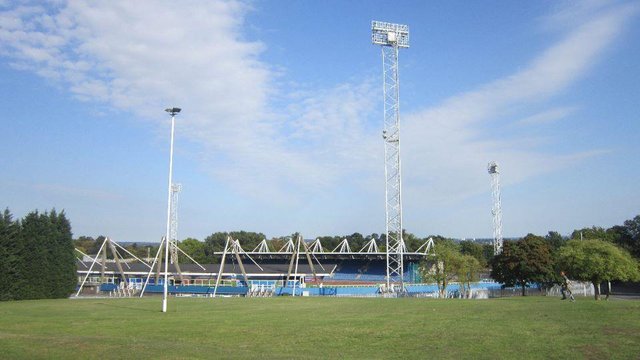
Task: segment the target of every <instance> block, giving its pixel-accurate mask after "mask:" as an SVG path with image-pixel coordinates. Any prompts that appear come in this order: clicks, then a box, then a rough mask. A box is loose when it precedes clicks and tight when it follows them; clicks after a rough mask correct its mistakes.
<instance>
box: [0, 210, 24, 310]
mask: <svg viewBox="0 0 640 360" xmlns="http://www.w3.org/2000/svg"><path fill="white" fill-rule="evenodd" d="M23 254H24V251H23V243H22V241H20V223H19V222H18V221H14V220H13V215H11V212H10V211H9V209H5V210H4V212H3V213H2V214H0V274H1V275H0V301H4V300H16V299H20V298H21V291H22V285H23V284H24V281H23V273H24V271H25V270H26V266H25V264H24V262H23V261H22V255H23Z"/></svg>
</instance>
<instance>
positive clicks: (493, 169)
mask: <svg viewBox="0 0 640 360" xmlns="http://www.w3.org/2000/svg"><path fill="white" fill-rule="evenodd" d="M487 170H488V171H489V174H499V173H500V170H498V163H497V162H495V161H492V162H490V163H489V164H488V165H487Z"/></svg>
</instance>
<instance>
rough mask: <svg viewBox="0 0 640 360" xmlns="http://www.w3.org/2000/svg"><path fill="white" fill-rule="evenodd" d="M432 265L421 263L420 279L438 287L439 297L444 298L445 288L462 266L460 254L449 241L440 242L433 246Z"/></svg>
mask: <svg viewBox="0 0 640 360" xmlns="http://www.w3.org/2000/svg"><path fill="white" fill-rule="evenodd" d="M434 254H435V255H434V256H433V257H432V258H431V259H433V263H427V262H426V261H423V263H422V266H421V267H420V272H421V275H422V278H423V279H425V280H426V281H433V282H435V283H436V284H437V286H438V292H439V294H440V297H446V294H447V286H448V285H449V283H450V282H451V281H452V280H453V279H455V278H456V276H457V275H458V271H459V269H460V267H461V266H462V261H463V260H462V254H460V251H459V250H458V246H457V245H456V244H455V243H454V242H453V241H451V240H440V241H437V242H435V245H434Z"/></svg>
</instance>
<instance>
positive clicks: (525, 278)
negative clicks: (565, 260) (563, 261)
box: [490, 234, 555, 296]
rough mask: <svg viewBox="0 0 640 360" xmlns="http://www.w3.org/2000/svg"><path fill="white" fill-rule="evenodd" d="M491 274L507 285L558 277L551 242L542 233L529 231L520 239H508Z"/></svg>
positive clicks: (524, 284)
mask: <svg viewBox="0 0 640 360" xmlns="http://www.w3.org/2000/svg"><path fill="white" fill-rule="evenodd" d="M490 264H491V277H492V278H494V279H495V280H497V281H499V282H501V283H503V284H504V285H503V286H516V285H517V286H520V287H522V296H525V295H526V292H525V289H526V287H527V286H528V284H529V283H534V282H538V283H545V282H549V281H552V279H554V278H555V275H554V274H555V272H554V267H553V265H554V263H553V258H552V257H551V249H550V247H549V244H548V243H547V242H546V241H545V240H544V238H542V237H540V236H536V235H533V234H528V235H527V236H525V237H524V238H523V239H522V240H520V241H505V242H504V245H503V247H502V252H501V253H500V254H498V255H496V256H495V257H494V258H493V259H492V260H491V263H490Z"/></svg>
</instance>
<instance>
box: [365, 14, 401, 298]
mask: <svg viewBox="0 0 640 360" xmlns="http://www.w3.org/2000/svg"><path fill="white" fill-rule="evenodd" d="M371 41H372V42H373V44H375V45H380V46H381V48H382V77H383V97H384V130H383V131H382V137H383V139H384V159H385V166H384V174H385V204H386V207H385V215H386V224H385V225H386V235H387V242H386V245H387V289H390V288H391V287H390V285H391V284H392V283H394V282H399V283H400V291H404V280H403V275H404V261H403V258H404V250H403V249H404V240H403V239H402V191H401V190H402V181H401V171H400V170H401V167H400V81H399V78H398V50H399V49H400V48H408V47H409V26H407V25H400V24H391V23H387V22H381V21H372V22H371Z"/></svg>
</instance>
